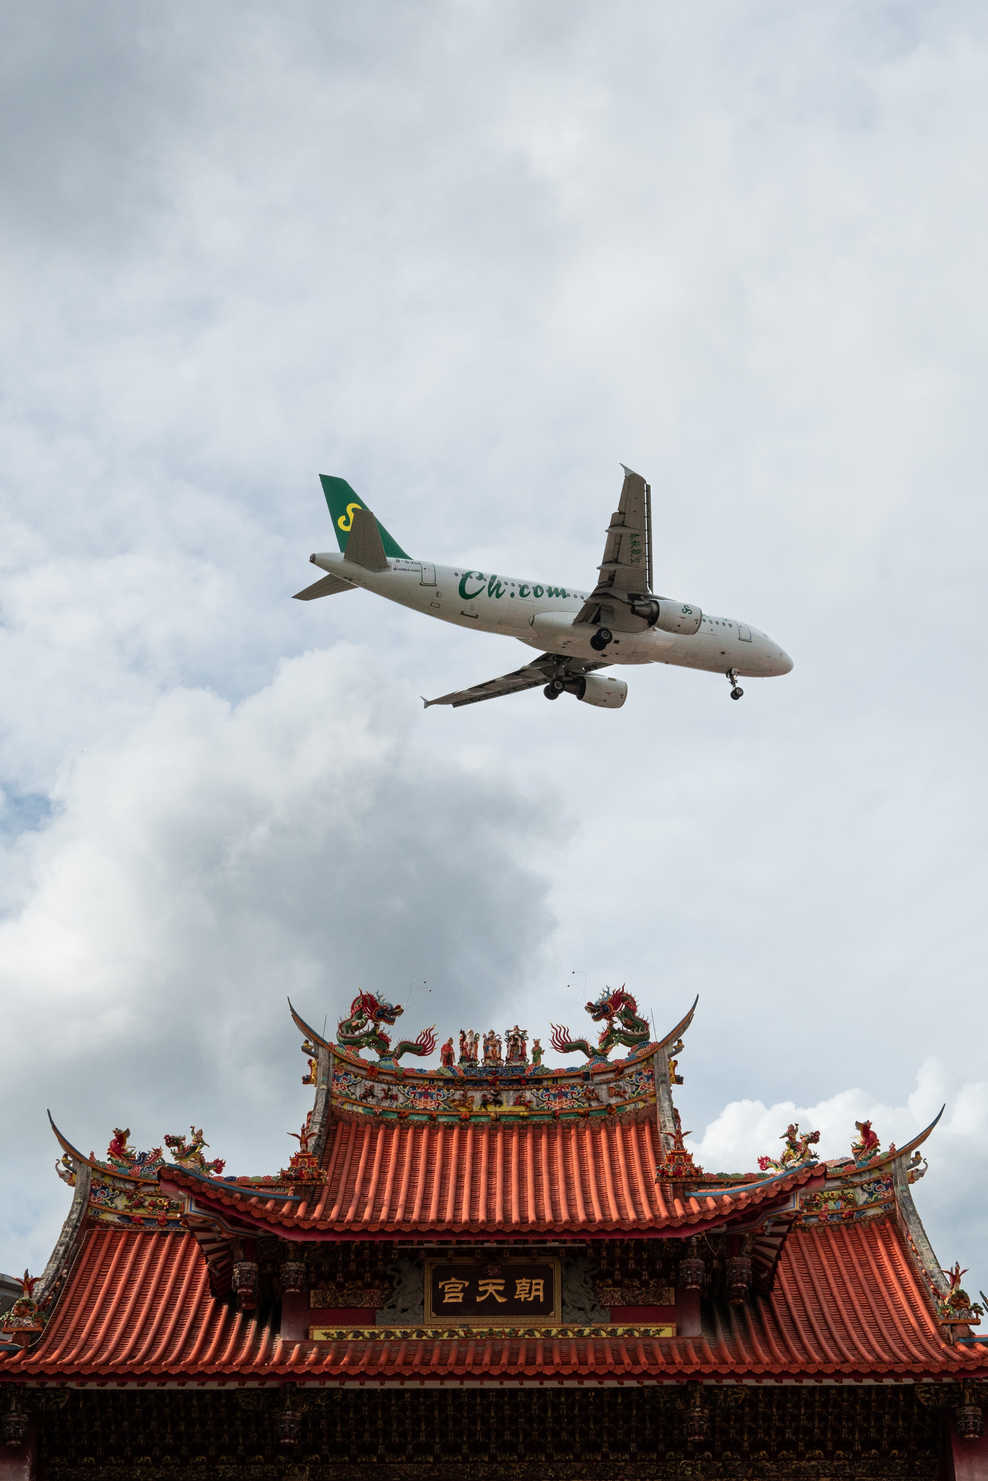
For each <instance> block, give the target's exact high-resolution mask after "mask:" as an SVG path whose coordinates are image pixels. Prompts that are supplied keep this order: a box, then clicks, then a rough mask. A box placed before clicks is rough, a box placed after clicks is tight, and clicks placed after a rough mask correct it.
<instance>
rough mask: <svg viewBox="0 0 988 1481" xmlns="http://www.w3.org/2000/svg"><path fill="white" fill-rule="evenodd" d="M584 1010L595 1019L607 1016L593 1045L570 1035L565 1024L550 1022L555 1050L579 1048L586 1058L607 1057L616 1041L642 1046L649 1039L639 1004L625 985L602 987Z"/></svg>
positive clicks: (628, 1045)
mask: <svg viewBox="0 0 988 1481" xmlns="http://www.w3.org/2000/svg"><path fill="white" fill-rule="evenodd" d="M586 1010H587V1012H588V1013H589V1014H590V1017H591V1018H592V1019H594V1021H595V1022H597V1023H600V1022H601V1020H603V1019H606V1023H605V1024H604V1027H603V1028H602V1029H601V1031H600V1035H599V1037H598V1039H597V1044H596V1047H594V1046H593V1045H591V1044H590V1043H589V1041H588V1040H587V1039H573V1038H571V1037H570V1031H569V1029H568V1028H566V1027H564V1025H562V1024H559V1023H554V1024H553V1025H552V1041H551V1042H552V1047H553V1049H555V1050H556V1052H557V1054H575V1053H576V1052H577V1051H579V1052H580V1053H581V1054H585V1055H586V1056H587V1058H588V1059H606V1058H607V1056H608V1055H609V1054H610V1052H611V1050H612V1049H613V1048H614V1045H615V1044H623V1045H624V1046H625V1047H626V1048H627V1049H641V1048H643V1047H644V1046H645V1045H646V1044H647V1043H648V1041H649V1033H648V1022H647V1021H646V1019H644V1018H642V1017H641V1015H640V1014H639V1012H638V1004H637V1003H636V1002H635V999H634V998H633V997H632V996H631V993H630V992H626V991H625V988H624V986H623V985H622V986H621V987H618V988H613V987H605V988H604V990H603V992H602V993H601V995H600V997H599V998H597V1000H596V1002H593V1003H587V1004H586Z"/></svg>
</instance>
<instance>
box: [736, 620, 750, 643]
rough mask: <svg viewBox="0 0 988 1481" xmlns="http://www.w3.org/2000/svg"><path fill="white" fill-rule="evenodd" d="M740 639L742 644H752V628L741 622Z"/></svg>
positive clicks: (739, 624) (739, 625)
mask: <svg viewBox="0 0 988 1481" xmlns="http://www.w3.org/2000/svg"><path fill="white" fill-rule="evenodd" d="M738 637H739V638H740V639H741V641H742V643H750V642H751V628H750V627H746V626H745V624H744V623H743V622H739V623H738Z"/></svg>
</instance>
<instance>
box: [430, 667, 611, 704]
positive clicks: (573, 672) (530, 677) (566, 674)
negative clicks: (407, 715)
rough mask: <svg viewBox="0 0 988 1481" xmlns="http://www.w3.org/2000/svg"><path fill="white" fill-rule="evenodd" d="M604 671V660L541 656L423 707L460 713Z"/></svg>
mask: <svg viewBox="0 0 988 1481" xmlns="http://www.w3.org/2000/svg"><path fill="white" fill-rule="evenodd" d="M606 667H607V662H606V660H601V662H600V663H588V662H586V661H585V660H583V659H580V658H564V657H563V655H562V654H560V653H541V654H540V655H539V657H538V658H536V659H535V660H534V662H532V663H526V664H525V666H524V668H520V669H513V670H512V672H511V673H510V674H502V675H501V677H500V678H498V679H487V680H486V681H485V682H484V683H483V684H474V685H473V686H472V687H471V688H470V689H454V690H453V692H452V694H441V695H440V696H439V698H438V699H423V701H422V703H423V704H424V705H425V707H426V709H428V708H429V706H430V705H452V706H453V708H454V709H459V707H460V706H461V705H475V704H479V703H480V701H481V700H482V699H500V697H501V695H502V694H521V692H522V690H524V689H536V688H538V686H539V685H540V684H547V683H548V682H549V680H550V679H554V678H563V679H577V678H579V677H580V676H581V675H582V674H589V673H590V672H591V670H592V669H602V668H606Z"/></svg>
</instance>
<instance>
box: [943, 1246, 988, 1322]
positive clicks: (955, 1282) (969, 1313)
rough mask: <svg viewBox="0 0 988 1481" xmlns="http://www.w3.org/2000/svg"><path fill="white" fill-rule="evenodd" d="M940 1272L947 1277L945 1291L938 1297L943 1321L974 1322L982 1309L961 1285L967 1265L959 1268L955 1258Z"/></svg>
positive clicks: (981, 1312)
mask: <svg viewBox="0 0 988 1481" xmlns="http://www.w3.org/2000/svg"><path fill="white" fill-rule="evenodd" d="M941 1274H942V1275H944V1276H945V1277H946V1279H947V1293H946V1295H945V1296H941V1297H940V1301H939V1307H940V1311H939V1314H940V1317H941V1319H942V1320H943V1321H948V1322H950V1321H952V1322H964V1321H969V1322H976V1321H979V1320H980V1319H981V1317H982V1316H983V1315H984V1310H983V1308H982V1307H980V1306H979V1305H978V1303H977V1302H976V1301H972V1300H971V1298H970V1296H969V1295H968V1294H967V1292H966V1291H965V1289H964V1287H963V1286H962V1285H961V1278H962V1277H963V1276H965V1275H967V1266H965V1267H964V1269H963V1270H962V1269H961V1262H960V1260H955V1261H954V1263H953V1265H951V1266H950V1267H949V1269H947V1270H942V1271H941Z"/></svg>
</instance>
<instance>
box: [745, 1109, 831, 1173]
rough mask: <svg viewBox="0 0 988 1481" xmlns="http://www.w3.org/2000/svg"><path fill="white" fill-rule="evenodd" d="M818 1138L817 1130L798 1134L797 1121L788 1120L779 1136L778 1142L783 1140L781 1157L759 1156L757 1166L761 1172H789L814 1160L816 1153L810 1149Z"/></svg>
mask: <svg viewBox="0 0 988 1481" xmlns="http://www.w3.org/2000/svg"><path fill="white" fill-rule="evenodd" d="M819 1140H820V1133H819V1132H818V1131H806V1132H804V1133H803V1134H802V1136H800V1133H799V1122H798V1121H790V1123H789V1125H788V1126H787V1127H786V1129H785V1131H784V1132H783V1133H782V1135H781V1136H780V1137H779V1141H780V1142H785V1146H784V1147H783V1149H782V1155H781V1157H759V1159H758V1166H759V1168H760V1169H761V1171H762V1172H791V1171H792V1170H793V1168H794V1167H802V1166H803V1164H804V1163H807V1162H816V1161H817V1154H816V1153H815V1152H813V1151H811V1150H810V1149H811V1148H812V1147H815V1146H816V1144H817V1142H819Z"/></svg>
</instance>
